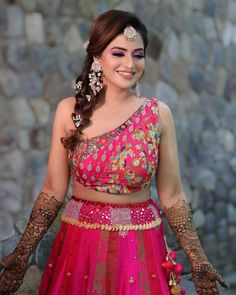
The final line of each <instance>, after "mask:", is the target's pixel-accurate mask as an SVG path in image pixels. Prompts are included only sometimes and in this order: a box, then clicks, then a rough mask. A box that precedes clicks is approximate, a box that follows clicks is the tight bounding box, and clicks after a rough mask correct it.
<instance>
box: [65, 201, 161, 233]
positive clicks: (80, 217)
mask: <svg viewBox="0 0 236 295" xmlns="http://www.w3.org/2000/svg"><path fill="white" fill-rule="evenodd" d="M61 219H62V220H63V221H64V222H66V223H69V224H73V225H76V226H79V227H84V228H89V229H103V230H108V231H128V230H144V229H150V228H153V227H156V226H159V225H160V224H161V218H160V212H159V208H158V206H157V205H156V204H155V202H154V201H153V200H151V199H149V200H147V201H145V202H142V203H135V204H113V203H103V202H92V201H87V200H82V199H79V198H77V197H75V196H72V197H71V199H70V201H69V202H68V203H67V205H66V208H65V211H64V212H63V213H62V215H61Z"/></svg>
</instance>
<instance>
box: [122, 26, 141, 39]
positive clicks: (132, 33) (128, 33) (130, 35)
mask: <svg viewBox="0 0 236 295" xmlns="http://www.w3.org/2000/svg"><path fill="white" fill-rule="evenodd" d="M123 34H124V37H125V39H126V40H127V41H131V42H133V41H134V40H135V39H136V38H137V36H138V33H137V31H136V30H135V28H134V27H132V26H128V27H126V28H125V29H124V33H123Z"/></svg>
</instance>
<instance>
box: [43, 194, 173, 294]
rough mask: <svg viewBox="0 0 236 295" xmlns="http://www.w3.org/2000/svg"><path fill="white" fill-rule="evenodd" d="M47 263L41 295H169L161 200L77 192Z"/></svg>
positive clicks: (70, 203) (67, 210) (63, 215)
mask: <svg viewBox="0 0 236 295" xmlns="http://www.w3.org/2000/svg"><path fill="white" fill-rule="evenodd" d="M61 218H62V223H61V226H60V229H59V231H58V233H57V235H56V237H55V240H54V242H53V246H52V250H51V253H50V255H49V258H48V263H47V265H46V266H45V269H44V273H43V277H42V281H41V285H40V288H39V293H38V294H39V295H131V294H132V295H167V294H168V295H169V294H170V291H169V287H168V280H167V275H166V273H165V271H164V269H163V268H162V266H161V265H162V262H163V261H164V260H165V257H166V253H167V250H166V245H165V240H164V233H163V224H162V220H161V216H160V212H159V208H158V206H157V204H156V203H155V202H154V201H153V200H152V199H150V200H147V201H145V202H142V203H138V204H113V203H103V202H91V201H86V200H82V199H78V198H76V197H75V196H72V198H71V199H70V201H69V202H68V203H67V205H66V208H65V210H64V212H63V213H62V217H61Z"/></svg>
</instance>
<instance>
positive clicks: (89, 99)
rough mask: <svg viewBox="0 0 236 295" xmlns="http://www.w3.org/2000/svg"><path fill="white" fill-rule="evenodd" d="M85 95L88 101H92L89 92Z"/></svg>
mask: <svg viewBox="0 0 236 295" xmlns="http://www.w3.org/2000/svg"><path fill="white" fill-rule="evenodd" d="M85 97H86V99H87V101H88V102H90V101H91V95H89V94H86V95H85Z"/></svg>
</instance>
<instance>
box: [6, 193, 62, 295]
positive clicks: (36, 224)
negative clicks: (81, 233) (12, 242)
mask: <svg viewBox="0 0 236 295" xmlns="http://www.w3.org/2000/svg"><path fill="white" fill-rule="evenodd" d="M61 206H62V202H59V201H58V200H57V199H56V198H55V197H54V196H49V195H48V194H47V193H44V192H41V193H40V194H39V196H38V198H37V200H36V202H35V204H34V206H33V209H32V211H31V215H30V218H29V221H28V223H27V226H26V229H25V231H24V233H23V235H22V237H21V239H20V241H19V243H18V244H17V246H16V249H15V250H14V251H13V252H12V253H10V254H9V255H8V256H6V257H5V258H4V259H3V260H2V261H0V270H2V269H4V272H3V274H2V275H1V277H0V294H1V295H7V294H10V293H12V292H15V291H16V290H17V289H18V288H19V287H20V285H21V284H22V282H23V277H24V274H25V272H26V269H27V262H28V259H29V257H30V255H31V254H32V252H33V250H34V249H35V248H36V246H37V244H38V242H39V241H40V239H41V238H42V237H43V235H44V234H45V233H46V231H47V230H48V228H49V227H50V226H51V224H52V223H53V221H54V220H55V218H56V216H57V214H58V212H59V210H60V208H61Z"/></svg>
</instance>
